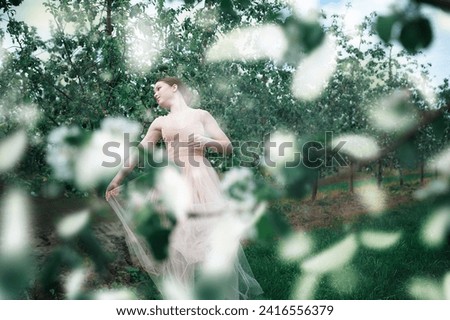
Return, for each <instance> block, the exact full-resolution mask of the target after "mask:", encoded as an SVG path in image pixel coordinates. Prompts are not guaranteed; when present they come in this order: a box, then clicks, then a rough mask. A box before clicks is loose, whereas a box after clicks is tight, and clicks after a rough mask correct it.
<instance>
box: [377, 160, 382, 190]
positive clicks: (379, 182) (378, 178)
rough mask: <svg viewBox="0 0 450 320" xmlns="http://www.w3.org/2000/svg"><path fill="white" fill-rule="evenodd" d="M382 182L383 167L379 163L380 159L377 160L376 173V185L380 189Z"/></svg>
mask: <svg viewBox="0 0 450 320" xmlns="http://www.w3.org/2000/svg"><path fill="white" fill-rule="evenodd" d="M382 182H383V166H382V163H381V159H379V160H378V173H377V185H378V187H381V183H382Z"/></svg>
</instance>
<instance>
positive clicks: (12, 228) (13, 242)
mask: <svg viewBox="0 0 450 320" xmlns="http://www.w3.org/2000/svg"><path fill="white" fill-rule="evenodd" d="M2 200H3V201H2V204H1V211H0V213H1V216H0V221H1V224H0V237H1V238H0V255H2V256H23V255H24V254H26V252H27V250H28V249H29V247H30V241H31V237H30V233H31V230H30V218H29V211H30V209H29V203H28V198H27V197H26V196H25V194H24V193H23V192H22V191H20V190H12V191H9V192H8V193H7V194H6V195H5V196H4V197H3V199H2Z"/></svg>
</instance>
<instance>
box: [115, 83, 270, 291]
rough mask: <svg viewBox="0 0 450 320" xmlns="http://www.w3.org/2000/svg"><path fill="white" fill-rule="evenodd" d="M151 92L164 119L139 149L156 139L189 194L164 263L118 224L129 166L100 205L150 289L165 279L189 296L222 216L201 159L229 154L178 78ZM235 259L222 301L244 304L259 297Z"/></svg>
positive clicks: (214, 182)
mask: <svg viewBox="0 0 450 320" xmlns="http://www.w3.org/2000/svg"><path fill="white" fill-rule="evenodd" d="M154 92H155V94H154V97H155V99H156V101H157V103H158V104H159V105H160V106H161V107H163V108H165V109H167V110H168V111H169V114H168V115H166V116H161V117H158V118H157V119H155V120H154V121H153V122H152V124H151V125H150V128H149V129H148V132H147V134H146V135H145V137H144V139H143V140H142V141H141V143H140V144H141V146H142V147H143V148H145V149H150V150H153V146H154V145H155V144H156V143H157V142H158V141H159V140H160V139H161V138H162V139H163V140H164V142H165V145H166V149H167V156H168V159H169V160H171V161H172V162H173V163H175V164H176V165H177V166H178V167H179V168H180V170H181V173H182V177H183V178H184V181H185V182H186V186H187V190H189V191H188V193H189V195H188V199H189V203H188V204H187V208H186V211H187V212H188V213H189V215H188V218H187V219H182V220H180V221H177V224H176V227H175V230H174V231H173V233H172V234H171V237H170V239H169V257H168V259H166V261H165V262H164V263H162V264H159V263H156V262H155V260H154V259H153V258H152V254H151V253H150V251H148V250H147V249H145V245H144V243H143V242H142V241H140V240H139V239H138V237H137V236H136V234H135V233H134V231H133V230H132V228H131V227H130V226H129V225H128V224H127V222H126V219H125V218H124V215H126V212H124V209H123V208H122V207H121V205H120V203H119V202H118V201H117V199H116V196H117V194H118V187H119V185H120V184H121V182H122V181H123V179H124V178H125V177H126V176H127V175H128V173H129V172H130V171H131V170H133V167H134V166H135V163H133V162H132V163H128V165H127V166H124V168H123V169H121V170H120V171H119V172H118V173H117V175H116V176H115V177H114V179H113V180H112V181H111V183H110V185H109V186H108V188H107V190H106V199H107V200H108V201H109V203H110V204H111V206H112V207H113V209H114V210H115V212H116V213H117V214H118V216H119V218H121V220H122V222H123V223H124V227H125V229H126V231H127V235H128V239H127V240H128V243H129V245H130V247H131V248H132V249H133V250H132V251H134V253H135V254H136V255H137V256H138V258H139V260H140V262H141V264H142V265H143V267H144V268H145V269H146V271H147V272H148V273H149V274H150V275H152V276H154V275H156V276H158V278H155V277H153V279H154V280H155V283H156V284H157V285H159V284H160V279H168V278H169V279H170V281H172V282H174V283H175V284H176V285H177V286H178V287H179V288H184V289H186V290H189V288H192V287H193V285H194V276H195V275H196V274H197V272H198V270H199V268H200V269H201V266H202V263H203V262H204V261H205V259H206V258H207V255H208V254H209V253H210V251H211V247H212V246H211V232H212V230H213V229H214V228H215V227H216V226H217V222H218V221H220V220H219V218H220V217H221V216H223V215H225V214H226V200H225V199H224V197H223V195H222V193H221V189H220V181H219V178H218V175H217V173H216V172H215V170H214V168H213V167H212V166H211V164H210V163H209V162H208V160H207V159H206V158H205V157H204V150H205V148H214V149H215V150H216V151H218V152H221V153H225V154H228V153H230V152H231V150H232V148H231V143H230V140H229V139H228V137H227V136H226V135H225V133H224V132H223V131H222V130H221V129H220V127H219V125H218V124H217V122H216V120H215V119H214V118H213V117H212V116H211V114H210V113H209V112H207V111H205V110H201V109H193V108H191V107H189V106H188V105H187V103H186V97H187V96H188V91H187V89H186V87H185V86H184V85H183V83H182V82H181V81H180V80H179V79H178V78H173V77H167V78H163V79H161V80H159V81H157V82H156V84H155V87H154ZM160 187H161V186H160ZM153 191H154V192H153V193H152V196H151V197H150V198H151V201H155V198H157V194H158V185H157V186H156V187H155V190H153ZM173 201H180V199H173ZM237 256H238V257H236V259H235V260H236V261H235V263H234V276H233V278H234V279H235V280H236V281H235V283H234V284H233V285H231V286H230V290H228V294H227V297H226V298H231V299H239V298H249V297H250V296H254V295H257V294H260V293H262V290H261V287H260V286H259V284H258V283H257V282H256V280H255V279H254V278H253V274H252V273H251V270H250V267H249V266H248V263H247V261H246V259H245V256H244V254H243V252H242V249H240V247H239V250H238V252H237ZM162 291H164V290H162ZM163 294H164V292H163Z"/></svg>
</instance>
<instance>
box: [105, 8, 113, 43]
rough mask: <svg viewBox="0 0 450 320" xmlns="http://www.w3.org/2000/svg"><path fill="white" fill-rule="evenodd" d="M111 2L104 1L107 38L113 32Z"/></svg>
mask: <svg viewBox="0 0 450 320" xmlns="http://www.w3.org/2000/svg"><path fill="white" fill-rule="evenodd" d="M112 2H113V0H106V34H107V35H108V36H111V35H112V32H113V26H112V22H111V11H112Z"/></svg>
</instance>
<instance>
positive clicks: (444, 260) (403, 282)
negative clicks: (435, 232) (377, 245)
mask: <svg viewBox="0 0 450 320" xmlns="http://www.w3.org/2000/svg"><path fill="white" fill-rule="evenodd" d="M429 206H430V203H420V204H414V205H407V206H402V207H399V208H396V209H394V210H391V211H389V212H387V213H385V214H384V215H383V216H382V217H379V218H370V217H368V216H363V217H361V218H359V219H357V220H356V221H353V222H352V223H351V224H345V223H343V224H342V225H340V226H335V227H333V228H321V229H316V230H313V231H311V232H310V234H311V235H312V237H313V239H314V240H315V243H316V247H317V250H316V252H319V251H320V250H321V249H325V248H327V247H328V246H330V245H332V244H333V243H335V242H336V241H338V240H340V239H343V238H344V237H345V235H346V234H348V232H349V231H345V230H352V231H355V232H358V231H360V230H367V229H370V230H374V229H375V230H383V231H398V230H402V231H403V236H402V238H401V239H400V241H399V242H398V243H397V244H396V245H394V246H393V247H391V248H389V249H388V250H384V251H376V250H374V249H367V248H364V247H362V246H360V247H359V249H358V251H357V253H356V255H355V256H354V258H353V259H352V261H351V263H350V264H348V265H347V266H345V267H344V268H342V270H338V271H337V272H334V273H332V274H326V275H324V276H323V277H322V278H321V280H320V283H319V285H318V286H317V290H316V293H315V295H314V298H315V299H358V300H362V299H411V298H412V297H411V295H410V294H409V292H408V290H407V284H408V283H409V281H410V280H411V279H412V278H413V277H425V278H427V279H430V280H435V281H441V280H442V279H443V277H444V275H445V274H446V273H447V272H449V271H450V256H449V253H450V245H449V243H448V241H447V243H446V244H445V245H444V246H442V247H440V248H437V249H427V248H426V247H425V246H424V245H423V244H422V243H421V241H420V240H419V237H418V234H419V232H420V228H421V226H422V223H423V221H424V218H425V217H426V216H427V215H428V208H429ZM246 253H247V255H248V258H249V263H250V264H251V266H252V268H253V271H254V274H255V276H256V278H257V279H258V280H259V281H260V283H261V286H262V287H263V289H264V291H265V295H264V298H266V299H289V298H290V292H291V290H292V286H293V284H294V283H295V280H296V279H297V278H298V277H299V276H301V271H300V267H299V263H290V264H286V263H285V262H283V261H281V259H280V258H279V257H278V255H277V244H276V243H272V244H265V245H263V244H253V245H251V246H248V247H247V248H246ZM336 279H340V280H339V281H338V280H336ZM342 280H344V281H342ZM346 280H348V281H346ZM346 282H347V283H346Z"/></svg>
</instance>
